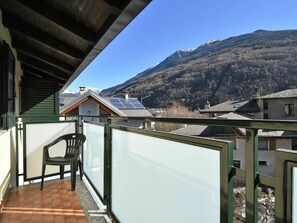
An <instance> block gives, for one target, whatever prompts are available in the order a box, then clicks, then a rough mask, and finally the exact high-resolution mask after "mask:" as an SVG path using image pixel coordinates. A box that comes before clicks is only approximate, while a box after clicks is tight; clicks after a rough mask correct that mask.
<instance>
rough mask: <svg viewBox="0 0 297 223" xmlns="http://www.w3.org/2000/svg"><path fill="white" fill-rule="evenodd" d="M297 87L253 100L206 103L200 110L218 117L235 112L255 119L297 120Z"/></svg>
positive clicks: (210, 115)
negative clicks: (211, 104) (215, 103)
mask: <svg viewBox="0 0 297 223" xmlns="http://www.w3.org/2000/svg"><path fill="white" fill-rule="evenodd" d="M296 109H297V89H288V90H285V91H280V92H276V93H273V94H269V95H265V96H258V97H255V98H253V99H251V100H235V101H226V102H223V103H220V104H217V105H214V106H210V104H209V102H207V103H206V105H205V108H204V109H201V110H200V111H199V112H200V113H201V114H204V115H206V116H207V117H216V116H219V115H222V114H226V113H228V112H234V113H237V114H241V115H244V116H246V117H250V118H253V119H278V120H297V114H296V113H297V112H296Z"/></svg>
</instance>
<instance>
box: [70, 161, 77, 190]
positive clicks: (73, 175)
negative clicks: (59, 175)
mask: <svg viewBox="0 0 297 223" xmlns="http://www.w3.org/2000/svg"><path fill="white" fill-rule="evenodd" d="M70 169H71V190H72V191H74V190H75V183H76V170H77V161H75V160H73V161H71V166H70Z"/></svg>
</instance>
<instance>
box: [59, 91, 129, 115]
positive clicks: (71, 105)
mask: <svg viewBox="0 0 297 223" xmlns="http://www.w3.org/2000/svg"><path fill="white" fill-rule="evenodd" d="M89 97H92V98H93V99H95V100H96V101H97V102H99V103H101V104H103V105H104V106H106V107H107V108H108V109H110V110H111V111H112V112H114V113H115V114H117V115H119V116H126V115H125V114H124V113H123V112H122V111H120V110H119V109H118V108H116V107H115V106H113V105H112V104H110V103H109V102H108V101H106V100H104V98H102V97H101V96H99V95H98V94H95V93H94V92H93V91H91V90H88V91H86V92H85V93H83V94H81V95H79V96H78V97H68V98H71V99H69V100H68V101H70V103H69V104H66V103H65V102H64V106H62V107H60V114H62V115H63V114H67V113H68V112H69V111H72V110H73V109H75V108H77V107H78V106H79V105H80V104H82V103H83V102H85V101H86V100H88V99H89ZM65 98H67V97H65ZM73 98H75V99H73Z"/></svg>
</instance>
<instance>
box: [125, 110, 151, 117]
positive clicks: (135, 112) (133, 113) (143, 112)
mask: <svg viewBox="0 0 297 223" xmlns="http://www.w3.org/2000/svg"><path fill="white" fill-rule="evenodd" d="M120 110H121V112H122V113H124V114H125V115H126V116H131V117H152V113H150V112H149V111H148V110H147V109H120Z"/></svg>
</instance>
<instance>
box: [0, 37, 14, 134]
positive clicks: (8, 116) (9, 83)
mask: <svg viewBox="0 0 297 223" xmlns="http://www.w3.org/2000/svg"><path fill="white" fill-rule="evenodd" d="M0 74H1V79H0V80H1V84H0V86H1V88H0V89H1V96H0V101H1V103H0V104H1V107H0V112H1V121H0V124H1V125H0V128H2V129H8V128H11V127H13V126H15V58H14V55H13V53H12V51H11V49H10V47H9V45H8V44H7V43H6V42H5V41H3V45H2V46H1V72H0Z"/></svg>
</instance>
